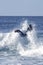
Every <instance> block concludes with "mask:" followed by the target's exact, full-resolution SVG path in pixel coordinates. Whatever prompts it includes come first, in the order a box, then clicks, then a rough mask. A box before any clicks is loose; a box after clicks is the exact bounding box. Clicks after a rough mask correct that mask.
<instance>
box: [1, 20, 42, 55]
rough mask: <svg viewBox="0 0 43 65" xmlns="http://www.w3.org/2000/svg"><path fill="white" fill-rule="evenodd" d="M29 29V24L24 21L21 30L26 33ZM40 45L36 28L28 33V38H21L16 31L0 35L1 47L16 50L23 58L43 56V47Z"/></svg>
mask: <svg viewBox="0 0 43 65" xmlns="http://www.w3.org/2000/svg"><path fill="white" fill-rule="evenodd" d="M33 25H34V24H33ZM27 27H28V23H27V21H24V23H23V24H22V28H20V29H21V31H23V32H25V31H26V30H27ZM41 43H42V42H41ZM38 45H39V43H38V38H37V33H36V31H35V28H34V26H33V30H32V31H31V32H30V31H28V32H27V37H21V36H20V35H19V34H18V33H15V32H14V30H12V31H11V32H9V33H0V47H4V46H8V47H9V48H10V49H11V50H14V49H16V50H17V51H18V53H19V54H20V55H21V56H39V55H43V45H39V46H38Z"/></svg>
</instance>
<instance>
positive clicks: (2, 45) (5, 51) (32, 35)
mask: <svg viewBox="0 0 43 65" xmlns="http://www.w3.org/2000/svg"><path fill="white" fill-rule="evenodd" d="M29 24H31V25H32V28H33V29H32V31H27V28H28V27H29ZM17 29H19V30H21V31H22V32H26V31H27V32H26V35H27V36H25V37H23V36H21V35H20V33H18V32H15V30H17ZM0 65H43V16H0Z"/></svg>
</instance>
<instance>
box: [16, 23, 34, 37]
mask: <svg viewBox="0 0 43 65" xmlns="http://www.w3.org/2000/svg"><path fill="white" fill-rule="evenodd" d="M32 29H33V28H32V25H31V24H30V25H29V27H28V28H27V31H26V32H28V31H32ZM15 32H18V33H20V35H21V36H23V37H25V36H26V35H27V34H26V32H25V33H23V32H22V31H21V30H15Z"/></svg>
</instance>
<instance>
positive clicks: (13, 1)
mask: <svg viewBox="0 0 43 65" xmlns="http://www.w3.org/2000/svg"><path fill="white" fill-rule="evenodd" d="M0 16H43V0H0Z"/></svg>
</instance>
